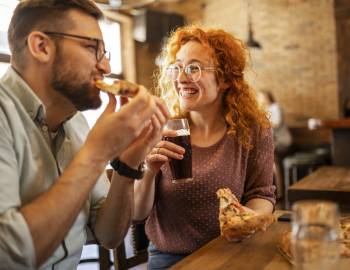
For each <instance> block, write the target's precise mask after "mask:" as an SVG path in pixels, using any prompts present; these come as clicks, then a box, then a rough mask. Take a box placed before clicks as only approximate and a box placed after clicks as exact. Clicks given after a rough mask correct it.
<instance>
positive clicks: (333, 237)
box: [291, 200, 340, 270]
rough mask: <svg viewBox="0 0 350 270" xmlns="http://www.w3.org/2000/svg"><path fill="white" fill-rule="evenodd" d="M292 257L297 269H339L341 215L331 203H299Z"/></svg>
mask: <svg viewBox="0 0 350 270" xmlns="http://www.w3.org/2000/svg"><path fill="white" fill-rule="evenodd" d="M292 211H293V212H292V237H291V244H292V253H293V258H294V260H295V269H298V270H306V269H307V270H316V269H317V270H333V269H338V268H339V254H340V250H339V249H340V245H339V231H340V226H339V212H338V206H337V204H336V203H333V202H329V201H312V200H309V201H299V202H296V203H295V204H294V205H293V207H292Z"/></svg>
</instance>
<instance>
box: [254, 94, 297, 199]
mask: <svg viewBox="0 0 350 270" xmlns="http://www.w3.org/2000/svg"><path fill="white" fill-rule="evenodd" d="M258 101H259V103H260V104H261V106H263V107H264V108H266V109H267V110H268V112H269V114H270V121H271V125H272V129H273V140H274V146H275V164H274V165H275V166H274V173H275V174H274V176H275V179H274V181H275V183H276V186H277V195H278V197H281V196H282V193H283V191H282V190H283V177H284V176H283V169H282V168H283V164H282V162H283V158H285V157H286V156H287V154H288V153H289V151H290V147H291V145H292V135H291V133H290V131H289V129H288V127H287V125H286V123H285V121H284V113H283V110H282V108H281V106H280V105H279V104H278V103H277V102H276V100H275V98H274V96H273V94H272V93H271V92H270V91H267V90H262V91H259V92H258Z"/></svg>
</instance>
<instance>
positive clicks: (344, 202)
mask: <svg viewBox="0 0 350 270" xmlns="http://www.w3.org/2000/svg"><path fill="white" fill-rule="evenodd" d="M349 140H350V138H349ZM288 199H289V202H290V203H293V202H295V201H299V200H305V199H321V200H331V201H335V202H337V203H338V204H339V205H340V207H341V209H342V210H344V211H346V212H349V210H348V209H349V208H350V168H346V167H335V166H325V167H321V168H319V169H317V170H316V171H314V172H313V173H311V174H309V175H308V176H306V177H304V178H303V179H301V180H300V181H298V182H297V183H295V184H293V185H292V186H290V187H289V188H288Z"/></svg>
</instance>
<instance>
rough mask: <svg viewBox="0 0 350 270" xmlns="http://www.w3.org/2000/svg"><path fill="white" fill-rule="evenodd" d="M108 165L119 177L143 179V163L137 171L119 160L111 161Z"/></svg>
mask: <svg viewBox="0 0 350 270" xmlns="http://www.w3.org/2000/svg"><path fill="white" fill-rule="evenodd" d="M110 165H111V166H112V168H113V169H114V170H115V171H116V172H117V173H118V174H119V175H120V176H125V177H128V178H132V179H141V178H143V175H144V172H145V163H144V162H141V164H140V165H139V166H138V167H137V169H135V168H133V167H130V166H129V165H128V164H126V163H125V162H123V161H121V160H120V159H119V158H115V159H113V160H111V162H110Z"/></svg>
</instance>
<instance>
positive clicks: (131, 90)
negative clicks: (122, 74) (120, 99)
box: [95, 80, 141, 97]
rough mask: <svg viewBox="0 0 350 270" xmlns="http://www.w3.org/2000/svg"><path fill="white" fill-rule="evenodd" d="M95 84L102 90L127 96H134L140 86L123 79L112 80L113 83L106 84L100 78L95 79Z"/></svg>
mask: <svg viewBox="0 0 350 270" xmlns="http://www.w3.org/2000/svg"><path fill="white" fill-rule="evenodd" d="M95 85H96V87H97V88H99V89H101V90H102V91H104V92H107V93H111V94H113V95H116V96H127V97H134V96H135V95H136V94H137V92H138V91H139V88H140V87H141V86H140V85H137V84H134V83H131V82H128V81H124V80H118V81H114V82H113V84H108V83H106V82H104V81H102V80H96V81H95Z"/></svg>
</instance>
